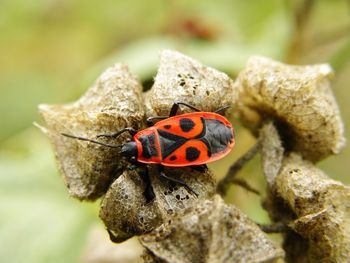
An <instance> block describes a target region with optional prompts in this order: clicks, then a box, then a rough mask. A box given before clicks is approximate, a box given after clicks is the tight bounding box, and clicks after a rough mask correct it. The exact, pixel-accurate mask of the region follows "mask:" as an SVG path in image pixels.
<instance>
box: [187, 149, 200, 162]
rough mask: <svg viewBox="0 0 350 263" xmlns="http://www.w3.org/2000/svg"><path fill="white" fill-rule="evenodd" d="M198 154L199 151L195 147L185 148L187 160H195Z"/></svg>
mask: <svg viewBox="0 0 350 263" xmlns="http://www.w3.org/2000/svg"><path fill="white" fill-rule="evenodd" d="M200 154H201V153H200V151H199V150H198V149H197V148H195V147H187V148H186V160H187V161H189V162H193V161H195V160H197V159H198V157H199V155H200Z"/></svg>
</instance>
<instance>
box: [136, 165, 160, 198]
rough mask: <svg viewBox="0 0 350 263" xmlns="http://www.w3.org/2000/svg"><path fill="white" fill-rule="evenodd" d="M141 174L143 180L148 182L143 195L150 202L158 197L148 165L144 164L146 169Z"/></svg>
mask: <svg viewBox="0 0 350 263" xmlns="http://www.w3.org/2000/svg"><path fill="white" fill-rule="evenodd" d="M140 175H141V178H142V180H143V181H144V182H145V184H146V188H145V191H144V192H143V195H144V197H145V198H146V202H147V203H149V202H150V201H152V200H153V199H154V198H155V197H156V195H155V193H154V191H153V187H152V181H151V176H150V175H149V173H148V167H147V165H145V166H144V170H143V171H141V172H140Z"/></svg>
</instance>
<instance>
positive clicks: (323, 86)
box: [235, 57, 345, 161]
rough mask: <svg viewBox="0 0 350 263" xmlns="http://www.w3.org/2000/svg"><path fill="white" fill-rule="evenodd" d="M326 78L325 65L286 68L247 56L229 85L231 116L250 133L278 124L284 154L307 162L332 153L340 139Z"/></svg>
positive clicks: (340, 126)
mask: <svg viewBox="0 0 350 263" xmlns="http://www.w3.org/2000/svg"><path fill="white" fill-rule="evenodd" d="M332 76H333V71H332V69H331V68H330V66H329V65H328V64H321V65H313V66H291V65H285V64H282V63H279V62H276V61H273V60H271V59H267V58H263V57H252V58H251V59H250V60H249V61H248V63H247V65H246V68H245V69H244V70H243V71H242V72H241V73H240V74H239V76H238V78H237V80H236V82H235V90H239V99H238V102H239V103H238V107H237V114H238V116H239V118H240V119H242V121H243V122H244V123H245V124H246V125H247V126H248V127H250V128H251V129H252V130H256V128H257V127H260V126H261V125H262V123H263V122H264V121H266V119H275V120H278V121H279V122H280V123H279V124H280V126H281V127H280V131H281V132H282V135H283V141H284V142H285V143H287V145H286V146H287V148H288V150H292V151H297V152H300V153H301V154H302V155H303V157H304V158H306V159H309V160H311V161H317V160H320V159H322V158H325V157H326V156H328V155H330V154H334V153H338V152H339V151H340V150H341V149H342V148H343V146H344V145H345V139H344V136H343V132H344V128H343V123H342V121H341V117H340V114H339V110H338V106H337V104H336V101H335V99H334V96H333V94H332V91H331V87H330V79H331V78H332Z"/></svg>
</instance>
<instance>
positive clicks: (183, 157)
mask: <svg viewBox="0 0 350 263" xmlns="http://www.w3.org/2000/svg"><path fill="white" fill-rule="evenodd" d="M133 138H134V141H135V142H136V145H137V150H138V157H137V161H139V162H142V163H159V164H162V165H165V166H189V165H201V164H205V163H209V162H212V161H215V160H218V159H220V158H222V157H224V156H225V155H227V154H228V153H229V152H230V151H231V149H232V148H233V146H234V144H235V140H234V131H233V128H232V125H231V123H230V122H229V121H228V120H227V119H226V118H225V117H223V116H221V115H219V114H216V113H212V112H194V113H188V114H182V115H177V116H174V117H169V118H167V119H165V120H163V121H159V122H157V123H156V124H155V125H154V126H152V127H149V128H147V129H144V130H142V131H140V132H138V133H137V134H136V135H135V136H134V137H133Z"/></svg>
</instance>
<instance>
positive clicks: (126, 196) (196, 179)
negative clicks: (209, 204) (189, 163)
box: [100, 167, 215, 242]
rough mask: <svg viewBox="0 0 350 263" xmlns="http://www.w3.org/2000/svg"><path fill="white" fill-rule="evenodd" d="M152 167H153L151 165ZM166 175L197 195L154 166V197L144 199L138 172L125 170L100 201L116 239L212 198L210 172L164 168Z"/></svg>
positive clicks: (143, 231)
mask: <svg viewBox="0 0 350 263" xmlns="http://www.w3.org/2000/svg"><path fill="white" fill-rule="evenodd" d="M153 168H154V167H153ZM164 172H165V173H166V175H167V176H169V177H172V178H174V179H178V180H179V179H180V180H182V181H184V182H186V184H187V185H188V186H189V187H190V188H191V189H193V191H195V192H196V193H197V194H198V197H196V195H195V194H194V193H192V192H191V191H189V190H188V189H186V188H185V187H183V186H179V185H174V184H173V183H171V182H169V181H168V180H166V179H163V178H160V177H159V173H158V171H157V170H156V169H151V170H150V177H151V181H152V186H153V190H154V193H155V199H153V200H151V201H149V202H147V200H146V199H145V196H144V194H143V193H144V191H145V188H146V185H145V182H144V181H143V180H142V175H141V171H125V172H124V173H123V174H122V175H121V176H120V177H119V178H118V179H116V180H115V181H114V182H113V184H112V185H111V187H110V188H109V189H108V191H107V194H106V195H105V196H104V198H103V200H102V203H101V210H100V217H101V219H102V221H103V222H104V223H105V225H106V227H107V229H109V230H111V231H112V232H113V234H114V236H115V237H116V238H117V239H118V241H119V242H122V241H124V240H126V239H128V238H129V237H132V236H134V235H141V234H144V233H147V232H150V231H151V230H153V229H155V228H156V227H158V226H159V225H161V224H162V223H163V222H164V221H166V220H168V218H170V217H172V216H173V215H174V213H176V212H179V211H180V210H182V209H184V208H187V207H190V206H192V205H193V203H195V202H196V201H197V200H198V199H207V198H211V197H212V196H213V195H214V193H215V183H214V179H213V176H212V174H211V173H210V172H209V171H207V172H205V173H202V172H198V171H194V170H192V169H191V168H167V169H165V171H164Z"/></svg>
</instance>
